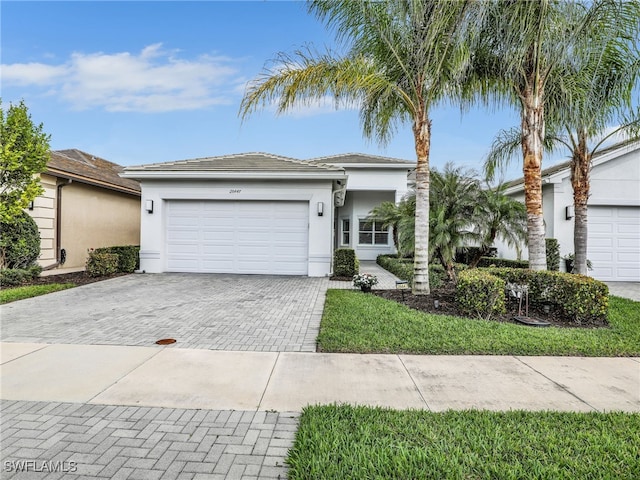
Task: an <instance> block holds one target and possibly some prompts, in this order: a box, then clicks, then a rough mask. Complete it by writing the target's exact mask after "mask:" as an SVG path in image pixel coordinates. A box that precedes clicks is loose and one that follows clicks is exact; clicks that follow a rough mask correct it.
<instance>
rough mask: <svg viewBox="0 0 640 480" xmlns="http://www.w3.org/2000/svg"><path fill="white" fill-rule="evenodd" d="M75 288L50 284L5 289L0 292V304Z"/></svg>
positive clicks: (68, 285) (72, 285)
mask: <svg viewBox="0 0 640 480" xmlns="http://www.w3.org/2000/svg"><path fill="white" fill-rule="evenodd" d="M75 286H76V285H75V284H74V283H51V284H48V285H28V286H24V287H15V288H7V289H3V290H0V304H3V303H9V302H15V301H16V300H23V299H25V298H31V297H37V296H40V295H45V294H47V293H51V292H57V291H59V290H66V289H67V288H72V287H75Z"/></svg>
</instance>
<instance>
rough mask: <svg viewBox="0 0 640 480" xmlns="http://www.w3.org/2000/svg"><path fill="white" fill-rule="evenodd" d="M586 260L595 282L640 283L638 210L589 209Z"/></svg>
mask: <svg viewBox="0 0 640 480" xmlns="http://www.w3.org/2000/svg"><path fill="white" fill-rule="evenodd" d="M588 222H589V233H588V243H587V258H588V259H589V260H591V263H592V264H593V270H592V271H591V272H589V274H590V275H591V276H593V277H594V278H597V279H598V280H605V281H618V282H638V281H640V207H604V206H596V207H589V211H588Z"/></svg>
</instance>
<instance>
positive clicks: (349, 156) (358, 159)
mask: <svg viewBox="0 0 640 480" xmlns="http://www.w3.org/2000/svg"><path fill="white" fill-rule="evenodd" d="M307 161H308V162H310V163H328V164H332V163H338V164H343V163H351V164H354V165H357V164H380V165H398V164H399V165H405V164H406V165H407V166H408V167H411V166H414V167H415V165H416V162H412V161H409V160H402V159H400V158H391V157H381V156H378V155H367V154H364V153H342V154H340V155H331V156H328V157H317V158H312V159H310V160H307Z"/></svg>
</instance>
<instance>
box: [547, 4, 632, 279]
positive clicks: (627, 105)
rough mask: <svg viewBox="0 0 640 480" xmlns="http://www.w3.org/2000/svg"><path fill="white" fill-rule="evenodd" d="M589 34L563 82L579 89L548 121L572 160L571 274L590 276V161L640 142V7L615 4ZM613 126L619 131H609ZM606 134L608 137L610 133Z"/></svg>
mask: <svg viewBox="0 0 640 480" xmlns="http://www.w3.org/2000/svg"><path fill="white" fill-rule="evenodd" d="M601 17H602V18H603V20H602V21H601V22H599V23H598V24H596V25H593V28H592V30H591V32H590V35H589V36H590V38H591V42H590V43H589V44H588V45H586V46H585V47H584V48H583V49H582V50H580V51H577V52H576V54H575V55H574V60H573V62H571V63H570V64H568V65H566V67H565V71H564V77H565V78H568V79H571V80H572V85H574V86H576V87H574V88H572V89H571V91H570V92H563V91H559V92H557V95H558V96H559V97H560V98H561V99H563V104H564V105H565V108H564V109H563V111H561V112H555V111H551V112H550V120H551V123H552V124H554V126H557V128H556V129H557V130H559V131H560V133H561V132H562V131H564V134H553V133H552V135H551V136H552V140H553V141H554V142H555V143H556V144H559V145H563V146H565V147H566V148H567V149H568V151H569V153H570V156H571V163H570V169H571V186H572V188H573V204H574V211H575V213H574V230H573V232H574V233H573V241H574V252H575V259H574V267H573V272H574V273H579V274H582V275H587V273H588V264H587V262H588V260H587V200H588V198H589V195H590V173H591V160H592V158H593V156H594V155H596V154H597V153H599V152H600V151H601V149H602V148H604V146H605V145H606V143H605V142H606V141H607V140H609V139H611V137H613V136H614V135H622V136H624V137H626V138H627V139H628V140H637V139H638V138H639V135H638V134H639V131H638V130H639V128H640V115H639V113H640V112H638V111H635V112H634V111H633V105H632V93H633V90H634V88H636V87H637V86H638V79H639V78H640V73H639V72H640V55H639V54H638V50H637V48H635V47H636V46H635V45H633V42H637V38H638V33H639V32H640V2H638V1H637V0H633V1H627V2H621V3H619V4H613V5H611V6H610V8H608V9H606V10H604V11H603V14H602V15H601ZM612 125H617V127H613V128H611V126H612ZM607 131H608V132H607Z"/></svg>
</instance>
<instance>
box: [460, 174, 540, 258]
mask: <svg viewBox="0 0 640 480" xmlns="http://www.w3.org/2000/svg"><path fill="white" fill-rule="evenodd" d="M505 189H506V185H504V184H501V185H498V186H497V187H495V188H491V187H487V188H485V189H483V190H481V191H480V195H479V198H478V200H477V204H476V212H475V215H476V217H477V220H476V222H477V233H478V235H479V238H480V248H479V249H478V252H477V253H476V255H475V257H474V258H473V259H472V260H471V262H470V264H469V267H471V268H474V267H476V266H477V265H478V263H479V262H480V259H481V258H482V257H483V256H485V255H487V254H488V253H489V249H490V248H491V246H492V245H493V244H494V242H495V241H496V240H497V239H500V240H502V241H503V242H504V243H506V244H507V245H509V246H512V247H516V248H519V246H520V245H521V244H522V243H525V244H526V240H527V210H526V208H525V206H524V204H523V203H521V202H519V201H517V200H514V199H513V198H510V197H508V196H507V195H505V194H504V191H505Z"/></svg>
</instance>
